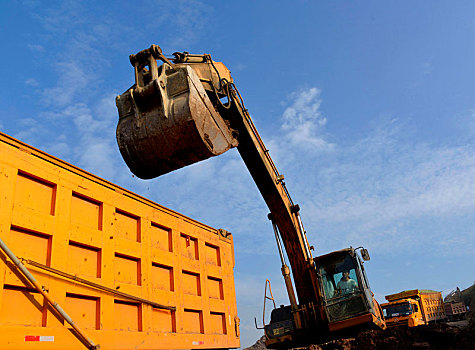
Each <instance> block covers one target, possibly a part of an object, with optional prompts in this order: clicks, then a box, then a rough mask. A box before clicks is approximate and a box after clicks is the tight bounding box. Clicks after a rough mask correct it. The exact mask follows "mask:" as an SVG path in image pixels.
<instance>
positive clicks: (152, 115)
mask: <svg viewBox="0 0 475 350" xmlns="http://www.w3.org/2000/svg"><path fill="white" fill-rule="evenodd" d="M157 48H158V49H157ZM160 56H161V57H163V55H162V54H161V50H160V48H159V47H158V46H155V45H153V46H152V47H151V48H150V49H147V50H143V51H141V52H139V53H138V54H137V55H131V56H130V60H131V63H132V65H133V66H134V68H135V82H136V83H135V85H133V86H132V87H131V88H130V89H128V90H127V91H126V92H124V93H123V94H122V95H120V96H118V97H117V98H116V104H117V108H118V110H119V123H118V125H117V134H116V136H117V143H118V145H119V149H120V153H121V154H122V157H123V158H124V160H125V162H126V163H127V165H128V167H129V168H130V170H131V171H132V173H134V174H135V175H136V176H138V177H140V178H142V179H150V178H154V177H157V176H160V175H162V174H166V173H168V172H171V171H173V170H176V169H179V168H182V167H184V166H186V165H190V164H193V163H196V162H199V161H201V160H204V159H207V158H209V157H212V156H217V155H220V154H222V153H224V152H226V151H227V150H228V149H230V148H231V147H235V146H237V144H238V142H237V139H236V138H235V136H234V135H233V133H232V130H231V129H230V128H229V126H228V125H227V123H226V122H225V121H224V120H223V118H222V117H221V116H220V115H219V114H218V112H217V111H216V110H215V108H214V106H213V104H212V102H211V100H210V99H209V97H208V95H207V93H206V90H205V88H204V87H203V84H202V82H201V81H200V77H199V76H198V75H197V73H196V72H195V71H194V70H193V68H191V67H190V65H187V64H172V63H171V62H169V61H168V60H167V62H168V63H164V64H163V65H162V66H160V67H157V61H156V59H157V57H160Z"/></svg>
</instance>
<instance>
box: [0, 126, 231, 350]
mask: <svg viewBox="0 0 475 350" xmlns="http://www.w3.org/2000/svg"><path fill="white" fill-rule="evenodd" d="M0 196H1V200H0V243H1V247H2V249H1V250H0V258H1V261H0V270H1V274H0V276H1V282H0V339H1V341H0V348H1V349H38V348H42V349H45V348H48V349H84V348H90V349H97V348H99V346H100V348H102V349H194V348H200V349H211V348H237V347H239V346H240V343H239V318H238V316H237V309H236V297H235V289H234V275H233V267H234V255H233V254H234V253H233V238H232V236H231V234H230V233H228V232H226V231H224V230H216V229H214V228H211V227H209V226H207V225H204V224H202V223H200V222H197V221H195V220H193V219H190V218H188V217H186V216H184V215H181V214H179V213H177V212H174V211H172V210H170V209H167V208H165V207H163V206H161V205H159V204H156V203H154V202H152V201H150V200H148V199H146V198H143V197H141V196H139V195H137V194H134V193H132V192H130V191H127V190H125V189H123V188H121V187H119V186H116V185H114V184H112V183H110V182H108V181H105V180H103V179H101V178H99V177H97V176H94V175H92V174H90V173H88V172H86V171H84V170H81V169H79V168H77V167H75V166H73V165H71V164H68V163H66V162H64V161H62V160H60V159H57V158H55V157H52V156H50V155H48V154H46V153H44V152H42V151H40V150H37V149H35V148H33V147H31V146H28V145H26V144H24V143H22V142H20V141H18V140H16V139H14V138H12V137H9V136H7V135H5V134H2V133H0Z"/></svg>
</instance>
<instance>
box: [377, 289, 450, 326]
mask: <svg viewBox="0 0 475 350" xmlns="http://www.w3.org/2000/svg"><path fill="white" fill-rule="evenodd" d="M385 298H386V300H387V301H388V303H385V304H381V308H382V309H383V314H384V317H385V319H386V325H387V327H397V326H408V327H416V326H420V325H425V324H428V323H430V322H435V321H440V320H444V319H445V318H446V316H445V311H444V302H443V300H442V293H441V292H437V291H434V290H424V289H413V290H407V291H403V292H400V293H396V294H390V295H386V297H385Z"/></svg>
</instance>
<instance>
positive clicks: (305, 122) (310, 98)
mask: <svg viewBox="0 0 475 350" xmlns="http://www.w3.org/2000/svg"><path fill="white" fill-rule="evenodd" d="M289 100H290V106H288V107H287V108H286V109H285V111H284V113H283V116H282V122H283V123H282V130H283V131H284V133H285V134H284V135H285V139H287V141H290V143H291V145H292V146H297V147H304V148H305V149H306V150H307V149H312V150H313V151H320V150H329V149H332V148H333V147H334V145H333V144H331V143H329V142H328V141H327V140H326V139H325V138H324V136H323V135H322V130H323V127H324V126H325V124H326V122H327V119H326V118H325V117H323V116H322V113H321V112H320V105H321V103H322V101H321V99H320V90H319V89H317V88H310V89H302V90H299V91H296V92H293V93H291V94H290V96H289Z"/></svg>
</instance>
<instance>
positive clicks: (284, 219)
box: [116, 45, 386, 349]
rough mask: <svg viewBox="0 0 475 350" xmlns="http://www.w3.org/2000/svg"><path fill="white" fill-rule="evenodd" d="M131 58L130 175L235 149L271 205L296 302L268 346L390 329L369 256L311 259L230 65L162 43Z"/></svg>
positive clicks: (276, 313)
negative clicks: (166, 48) (367, 264)
mask: <svg viewBox="0 0 475 350" xmlns="http://www.w3.org/2000/svg"><path fill="white" fill-rule="evenodd" d="M129 58H130V62H131V64H132V66H133V67H134V70H135V84H134V85H133V86H132V87H130V88H129V89H128V90H127V91H125V92H124V93H123V94H122V95H120V96H118V97H117V98H116V104H117V108H118V111H119V122H118V125H117V142H118V145H119V149H120V152H121V154H122V157H123V158H124V160H125V162H126V163H127V165H128V167H129V168H130V170H131V171H132V173H134V174H135V175H136V176H138V177H140V178H142V179H151V178H155V177H157V176H160V175H162V174H166V173H168V172H171V171H174V170H176V169H179V168H182V167H184V166H187V165H190V164H193V163H196V162H199V161H201V160H204V159H207V158H209V157H212V156H217V155H220V154H222V153H224V152H226V151H227V150H229V149H230V148H233V147H237V149H238V151H239V153H240V155H241V157H242V159H243V160H244V163H245V164H246V166H247V168H248V170H249V172H250V173H251V176H252V177H253V179H254V182H255V183H256V185H257V187H258V189H259V191H260V193H261V195H262V197H263V198H264V200H265V202H266V204H267V206H268V208H269V211H270V214H269V219H270V221H271V223H272V225H273V229H274V234H275V238H276V241H277V247H278V251H279V255H280V258H281V262H282V274H283V277H284V281H285V285H286V288H287V292H288V296H289V299H290V305H289V306H281V307H279V308H274V309H273V310H272V312H271V319H270V323H269V324H267V325H265V326H264V330H265V331H264V332H265V335H266V346H267V347H268V348H276V349H279V348H290V347H297V346H304V345H307V344H316V343H320V342H324V341H328V340H332V339H337V338H339V337H341V336H343V335H347V334H348V333H355V332H358V331H360V330H366V329H372V328H373V329H384V328H385V327H386V325H385V321H384V317H383V315H382V311H381V308H380V306H379V304H378V303H377V301H376V300H375V299H374V297H373V293H372V292H371V289H370V287H369V284H368V279H367V277H366V273H365V270H364V267H363V260H369V254H368V251H367V250H366V249H364V248H362V247H360V248H356V249H355V248H351V247H350V248H346V249H342V250H339V251H335V252H332V253H329V254H325V255H323V256H319V257H316V258H314V257H312V253H311V250H312V249H313V247H311V246H310V245H309V243H308V241H307V238H306V234H305V230H304V228H303V224H302V220H301V217H300V208H299V206H298V204H294V202H293V201H292V199H291V197H290V194H289V192H288V191H287V188H286V186H285V182H284V176H283V175H282V174H280V173H279V172H278V170H277V168H276V166H275V164H274V162H273V161H272V159H271V157H270V155H269V151H268V149H267V148H266V147H265V145H264V143H263V141H262V139H261V138H260V136H259V133H258V132H257V130H256V128H255V126H254V124H253V122H252V120H251V117H250V115H249V113H248V111H247V109H246V108H245V107H244V103H243V100H242V98H241V95H240V94H239V92H238V90H237V88H236V86H235V85H234V82H233V79H232V77H231V74H230V71H229V70H228V69H227V68H226V66H225V65H224V64H223V63H221V62H215V61H213V60H212V59H211V57H210V55H207V54H203V55H193V54H189V53H188V52H182V53H180V52H176V53H174V54H173V57H166V56H165V55H164V54H163V52H162V50H161V49H160V47H159V46H157V45H152V46H151V47H150V48H148V49H145V50H143V51H140V52H138V53H137V54H135V55H130V57H129ZM157 61H161V65H158V64H157ZM282 245H283V247H284V249H285V252H286V254H287V258H288V261H289V263H290V266H291V270H292V276H293V282H294V284H295V290H296V293H295V292H294V286H293V284H292V278H291V274H290V269H289V267H288V266H287V265H286V262H285V257H284V252H283V248H282ZM358 250H360V253H358ZM360 256H361V257H360Z"/></svg>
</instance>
